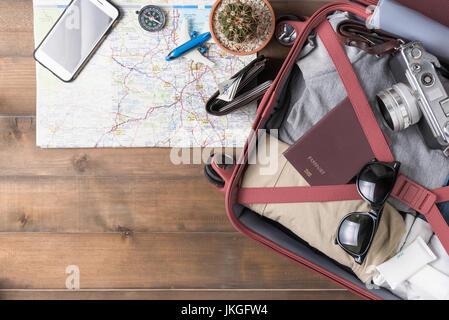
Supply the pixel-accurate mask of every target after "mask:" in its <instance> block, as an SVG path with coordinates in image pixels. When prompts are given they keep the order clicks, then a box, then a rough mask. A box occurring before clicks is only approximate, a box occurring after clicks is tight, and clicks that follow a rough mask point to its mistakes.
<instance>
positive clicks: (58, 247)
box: [0, 232, 338, 289]
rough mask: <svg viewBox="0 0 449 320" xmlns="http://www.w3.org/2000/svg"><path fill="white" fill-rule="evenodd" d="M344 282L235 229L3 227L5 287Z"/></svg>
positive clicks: (0, 259)
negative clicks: (72, 270)
mask: <svg viewBox="0 0 449 320" xmlns="http://www.w3.org/2000/svg"><path fill="white" fill-rule="evenodd" d="M69 265H76V266H78V267H79V272H80V273H79V275H80V288H81V289H139V288H147V289H148V288H153V289H208V288H209V289H210V288H216V289H236V288H239V289H245V288H247V289H265V288H267V289H338V287H337V286H336V285H335V284H333V283H332V282H330V281H328V280H326V279H325V278H323V277H321V276H319V275H317V274H315V273H313V272H312V271H310V270H307V269H305V268H303V267H301V266H299V265H298V264H296V263H293V262H291V261H290V260H288V259H285V258H282V259H281V258H280V257H279V255H277V254H276V253H274V252H271V251H269V250H266V249H265V248H263V247H262V246H260V245H259V244H257V243H256V242H254V241H251V240H250V239H247V238H245V237H244V236H243V235H240V234H235V233H208V232H199V233H182V232H181V233H151V234H148V233H134V234H131V235H128V236H122V235H121V234H116V233H109V234H108V233H102V234H93V233H87V234H55V233H21V234H20V233H1V234H0V288H1V289H66V287H65V283H66V278H67V274H66V268H67V266H69Z"/></svg>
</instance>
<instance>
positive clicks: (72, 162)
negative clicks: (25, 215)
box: [0, 116, 221, 178]
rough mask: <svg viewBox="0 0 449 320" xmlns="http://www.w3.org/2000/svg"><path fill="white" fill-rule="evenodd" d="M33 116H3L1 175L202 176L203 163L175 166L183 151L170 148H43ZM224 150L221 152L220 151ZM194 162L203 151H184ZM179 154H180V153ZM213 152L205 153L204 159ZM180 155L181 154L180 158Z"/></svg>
mask: <svg viewBox="0 0 449 320" xmlns="http://www.w3.org/2000/svg"><path fill="white" fill-rule="evenodd" d="M35 141H36V124H35V119H34V118H32V117H24V118H22V117H8V116H6V117H0V174H1V175H4V176H8V175H14V176H17V175H19V176H36V175H39V176H65V177H67V176H124V175H139V176H158V177H162V176H164V177H185V176H190V177H197V178H200V177H202V174H203V173H202V170H203V163H204V162H202V163H201V164H188V163H187V164H188V165H178V164H173V163H172V161H171V160H170V155H171V153H172V152H173V154H174V158H175V160H176V159H178V160H179V157H180V156H182V152H181V151H176V150H172V149H169V148H135V149H133V148H122V149H119V148H116V149H113V148H111V149H41V148H38V147H36V145H35V143H36V142H35ZM218 150H221V149H218ZM183 151H184V152H185V154H186V155H188V160H189V162H190V163H193V162H194V157H196V154H199V155H201V152H200V150H199V149H196V150H192V149H184V150H183ZM176 152H178V153H176ZM210 152H212V150H211V149H206V151H204V158H205V159H207V157H208V155H209V154H210ZM178 154H179V155H178Z"/></svg>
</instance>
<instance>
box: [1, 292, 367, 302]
mask: <svg viewBox="0 0 449 320" xmlns="http://www.w3.org/2000/svg"><path fill="white" fill-rule="evenodd" d="M0 299H14V300H47V299H50V300H55V299H58V300H100V299H101V300H118V299H120V300H148V299H152V300H229V299H231V300H330V299H338V300H355V299H359V298H358V297H357V296H355V295H354V294H352V293H350V292H348V291H347V290H344V289H335V290H331V289H329V290H320V289H312V290H307V289H304V290H301V289H293V290H286V289H281V290H273V289H269V290H267V289H261V290H256V289H207V290H201V289H196V290H185V289H152V290H132V289H131V290H120V289H117V290H111V291H108V290H107V289H106V290H80V291H68V290H54V289H52V290H32V289H31V290H27V289H24V290H22V289H12V290H9V289H5V290H1V289H0Z"/></svg>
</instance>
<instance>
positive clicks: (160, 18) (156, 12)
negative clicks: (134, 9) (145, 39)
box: [139, 6, 165, 32]
mask: <svg viewBox="0 0 449 320" xmlns="http://www.w3.org/2000/svg"><path fill="white" fill-rule="evenodd" d="M139 23H140V26H141V27H142V28H143V29H145V30H146V31H149V32H155V31H159V30H161V29H162V28H163V27H164V26H165V13H164V11H163V10H162V9H161V8H159V7H156V6H146V7H143V8H142V10H140V11H139Z"/></svg>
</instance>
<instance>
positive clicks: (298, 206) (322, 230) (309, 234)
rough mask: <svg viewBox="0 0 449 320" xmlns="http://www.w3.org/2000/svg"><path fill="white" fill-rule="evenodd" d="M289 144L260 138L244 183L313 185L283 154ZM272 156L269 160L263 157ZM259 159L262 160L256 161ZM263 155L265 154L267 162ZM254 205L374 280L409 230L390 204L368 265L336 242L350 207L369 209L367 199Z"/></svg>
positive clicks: (353, 209) (333, 256) (357, 271)
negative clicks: (377, 270)
mask: <svg viewBox="0 0 449 320" xmlns="http://www.w3.org/2000/svg"><path fill="white" fill-rule="evenodd" d="M288 147H289V146H288V145H287V144H285V143H283V142H281V141H279V140H278V139H276V138H275V137H273V136H270V135H267V138H266V139H263V138H261V139H259V141H258V148H257V153H253V154H252V156H253V157H255V158H254V159H251V158H250V159H249V161H248V163H250V164H249V165H248V166H247V169H246V172H245V175H244V177H243V179H242V182H241V186H242V187H289V186H308V183H307V182H306V180H305V179H304V178H303V177H302V176H301V175H300V174H299V173H298V171H296V169H295V168H294V167H293V166H292V165H291V164H290V162H288V161H287V159H286V158H285V157H284V155H283V154H282V153H283V152H284V151H285V150H286V149H287V148H288ZM263 155H266V156H267V158H266V159H263V158H262V156H263ZM256 159H257V160H258V161H256ZM261 159H263V160H262V161H261ZM247 207H248V208H249V209H251V210H253V211H255V212H257V213H258V214H260V215H262V216H265V217H267V218H269V219H271V220H274V221H277V222H278V223H280V224H281V225H283V226H284V227H286V228H288V229H289V230H291V231H292V232H293V233H295V234H296V235H297V236H299V237H300V238H301V239H303V240H304V241H306V242H307V243H308V244H309V245H310V246H312V247H314V248H316V249H318V250H319V251H321V252H322V253H324V254H325V255H326V256H328V257H330V258H332V259H333V260H335V261H337V262H338V263H340V264H342V265H345V266H347V267H350V268H351V269H352V271H353V272H354V273H355V274H356V275H357V277H358V278H359V279H360V280H361V281H363V282H369V281H371V278H372V276H373V274H372V272H373V271H374V270H375V269H374V267H375V266H377V265H379V264H381V263H383V262H384V261H386V260H388V259H389V258H391V257H392V256H393V255H395V254H396V252H397V248H398V245H399V242H400V241H401V238H402V237H403V234H404V233H405V222H404V219H403V218H402V216H401V215H400V214H399V213H398V211H397V210H396V209H395V208H394V207H393V206H391V205H388V204H387V205H386V206H385V209H384V212H383V215H382V219H381V220H380V225H379V228H378V230H377V232H376V236H375V238H374V242H373V244H372V246H371V248H370V250H369V253H368V255H367V257H366V259H365V260H364V262H363V264H362V265H359V264H357V263H356V262H355V261H354V259H353V258H352V257H351V256H350V255H349V254H347V253H346V252H345V251H343V250H342V249H341V248H340V247H339V246H338V244H336V243H335V239H336V233H337V228H338V225H339V222H340V220H341V219H342V218H343V217H344V216H345V215H346V214H348V213H350V212H365V211H367V210H369V205H368V204H367V203H366V202H365V201H363V200H351V201H331V202H309V203H280V204H250V205H248V206H247Z"/></svg>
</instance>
